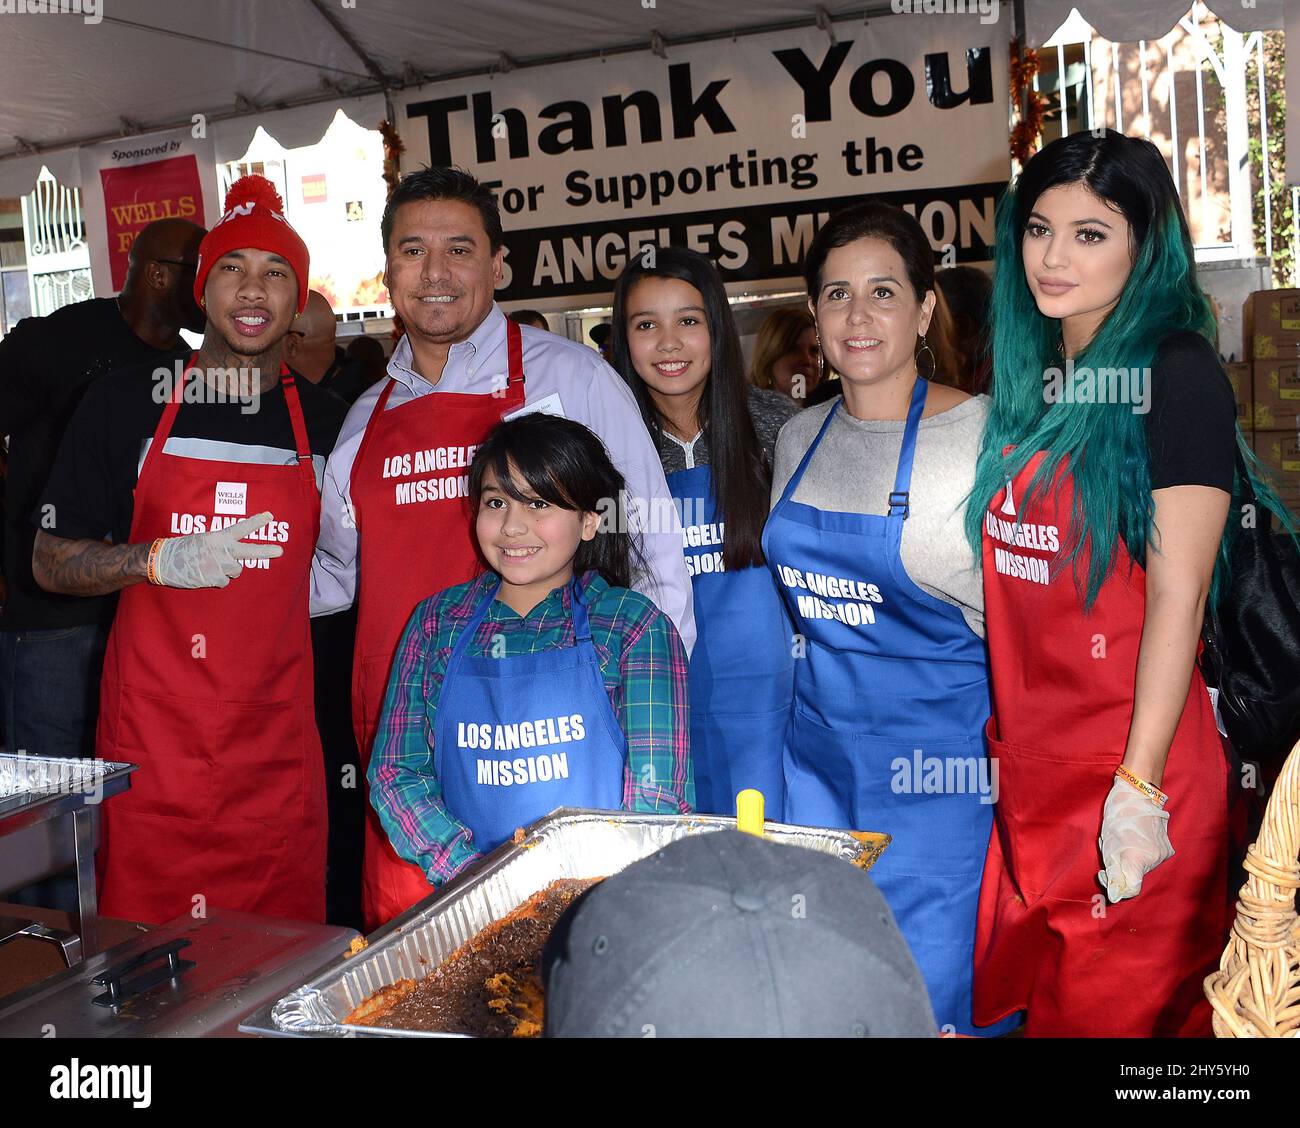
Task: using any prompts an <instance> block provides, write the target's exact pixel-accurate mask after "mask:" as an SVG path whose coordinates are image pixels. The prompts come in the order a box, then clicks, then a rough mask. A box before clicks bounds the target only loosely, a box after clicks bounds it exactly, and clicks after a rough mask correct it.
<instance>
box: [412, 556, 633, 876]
mask: <svg viewBox="0 0 1300 1128" xmlns="http://www.w3.org/2000/svg"><path fill="white" fill-rule="evenodd" d="M571 584H572V587H571V591H572V596H573V630H574V644H573V645H572V646H568V647H564V648H563V649H560V650H545V651H542V652H540V653H538V654H521V655H519V656H517V657H514V658H492V657H481V656H478V655H472V654H468V653H466V651H467V650H468V648H469V644H470V642H471V640H472V639H473V638H474V635H475V632H477V630H478V626H479V624H480V623H481V622H482V621H483V616H484V615H486V614H487V609H488V607H489V606H491V604H492V600H493V598H494V597H495V595H496V591H497V588H498V587H499V586H500V584H499V582H498V583H497V584H495V585H493V587H492V589H491V590H490V591H488V592H487V594H486V595H484V597H483V599H482V600H481V601H480V603H479V605H478V607H476V608H475V610H474V614H473V616H471V618H470V620H469V622H468V623H467V624H466V625H465V629H464V630H463V631H462V632H461V634H460V637H459V638H458V639H457V640H456V645H455V646H453V647H452V651H451V656H450V657H449V658H448V660H447V672H446V674H445V675H444V676H443V681H442V692H441V693H440V694H439V697H438V715H437V718H436V733H435V739H434V770H435V771H436V772H437V773H438V779H439V780H440V781H441V783H442V793H443V799H444V800H445V802H446V804H447V809H448V811H450V812H451V814H453V815H454V816H455V817H456V818H458V819H460V821H461V822H463V823H464V824H465V825H466V826H468V827H469V828H470V830H471V831H473V832H474V845H475V846H476V847H477V848H478V849H479V850H480V851H481V852H482V853H487V852H488V851H489V850H492V849H494V848H495V847H497V846H499V845H500V844H501V843H502V842H504V841H506V839H508V838H509V837H510V836H511V835H512V834H513V833H514V831H515V828H516V827H520V826H527V825H528V824H529V823H531V822H533V821H535V820H536V819H539V818H541V817H542V816H543V815H546V814H549V813H550V812H551V811H553V810H554V809H555V808H556V807H564V806H568V807H595V808H599V809H601V810H618V809H619V808H621V807H622V805H623V773H624V768H625V766H626V764H627V740H626V738H625V737H624V735H623V730H622V728H621V727H620V726H619V723H618V717H617V716H616V715H615V713H614V707H613V705H611V704H610V700H609V694H608V693H607V692H606V690H605V680H604V677H603V676H602V675H601V671H600V658H599V656H598V655H597V653H596V648H595V647H594V646H593V645H592V642H591V625H590V624H589V623H588V621H587V608H586V605H585V603H584V602H583V598H582V593H581V590H580V584H579V581H577V580H576V579H575V580H573V581H571Z"/></svg>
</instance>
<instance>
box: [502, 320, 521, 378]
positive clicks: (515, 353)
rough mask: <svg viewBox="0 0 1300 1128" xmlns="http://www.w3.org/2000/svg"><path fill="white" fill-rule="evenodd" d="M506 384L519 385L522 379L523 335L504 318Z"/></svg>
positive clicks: (517, 327)
mask: <svg viewBox="0 0 1300 1128" xmlns="http://www.w3.org/2000/svg"><path fill="white" fill-rule="evenodd" d="M506 363H507V366H508V367H507V371H508V375H507V377H506V384H507V386H509V385H510V384H520V383H523V379H524V335H523V334H522V333H521V332H520V331H519V326H518V325H516V324H515V323H514V322H513V321H511V320H510V318H508V317H507V318H506Z"/></svg>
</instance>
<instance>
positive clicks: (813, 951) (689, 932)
mask: <svg viewBox="0 0 1300 1128" xmlns="http://www.w3.org/2000/svg"><path fill="white" fill-rule="evenodd" d="M805 903H806V904H807V905H808V906H809V912H808V913H807V916H806V918H805V916H804V915H803V914H800V913H798V912H792V911H791V906H792V905H799V904H805ZM813 905H816V906H817V908H816V910H815V911H814V910H813V909H812V906H813ZM677 953H681V955H680V956H678V955H677ZM540 970H541V973H542V981H543V983H544V985H545V995H546V1007H545V1010H544V1017H543V1023H544V1033H545V1036H546V1037H548V1038H619V1037H622V1038H644V1037H646V1036H647V1035H653V1036H654V1037H656V1038H933V1037H935V1036H936V1034H937V1033H938V1028H937V1026H936V1025H935V1021H934V1012H933V1011H932V1010H931V1008H930V1001H929V999H928V998H927V996H926V990H925V981H924V980H923V979H922V978H921V973H920V972H919V971H918V970H917V967H916V961H915V960H914V959H913V958H912V954H911V953H910V952H909V951H908V950H907V945H906V944H905V943H904V942H903V937H902V936H901V935H900V934H899V931H898V925H897V924H895V922H894V917H893V914H892V913H891V912H890V911H889V906H888V905H887V904H886V903H885V901H884V898H882V897H881V895H880V891H879V890H878V889H877V888H876V887H875V885H874V884H873V883H872V881H871V878H870V876H869V875H868V874H864V873H863V872H862V871H861V870H860V869H858V868H857V867H855V866H853V865H852V864H850V863H849V862H846V861H843V860H841V859H840V858H836V857H832V856H830V855H829V854H823V853H821V852H819V851H815V850H808V849H805V848H804V847H802V846H787V845H783V844H781V843H777V842H773V841H771V840H770V839H765V838H758V837H756V836H755V835H752V834H742V833H741V832H739V831H735V830H722V831H718V832H717V833H714V834H690V835H687V836H686V837H685V838H682V839H680V840H678V841H677V842H673V843H670V844H669V845H667V846H665V847H664V848H663V849H662V850H659V851H657V852H656V853H654V854H651V855H650V856H649V857H648V858H642V859H641V860H640V861H637V862H633V863H632V864H631V865H630V866H628V867H627V868H626V869H624V870H622V871H621V872H619V873H616V874H614V876H612V877H607V878H605V880H604V881H601V882H599V883H598V884H597V885H594V886H592V887H591V888H590V889H588V890H587V891H586V892H585V893H583V894H582V896H581V897H579V898H578V899H577V900H576V901H575V902H574V903H573V904H572V905H570V906H569V907H568V909H566V910H565V912H564V915H563V916H561V917H560V919H559V920H558V921H557V922H556V925H555V927H554V928H553V929H552V930H551V934H550V936H549V937H548V938H547V942H546V945H545V947H544V948H543V949H542V958H541V967H540Z"/></svg>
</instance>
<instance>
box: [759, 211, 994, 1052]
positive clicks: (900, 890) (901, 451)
mask: <svg viewBox="0 0 1300 1128" xmlns="http://www.w3.org/2000/svg"><path fill="white" fill-rule="evenodd" d="M804 273H805V278H806V281H807V285H808V299H809V307H810V309H811V310H813V311H814V312H815V314H816V318H817V332H818V335H819V336H820V337H821V342H822V348H823V350H825V354H826V359H827V361H828V362H829V364H830V366H831V367H832V368H833V369H834V370H835V371H836V372H838V373H839V374H840V380H841V384H842V386H843V388H844V394H843V397H842V398H836V399H835V400H833V401H832V402H831V403H830V404H826V405H822V406H819V407H812V408H809V409H808V410H806V411H803V412H800V413H799V414H798V415H796V416H795V417H794V418H793V419H791V420H790V422H789V423H787V424H786V425H785V427H784V428H782V430H781V434H780V436H779V437H778V439H777V444H776V465H775V469H774V472H773V481H772V499H773V507H772V513H771V515H770V516H769V518H768V521H767V527H766V529H765V531H764V534H763V550H764V553H765V555H766V557H767V562H768V565H769V566H770V567H771V568H772V569H773V570H774V572H775V574H776V576H777V579H778V581H779V583H780V586H781V590H782V593H783V594H784V595H785V598H786V600H787V603H788V605H789V607H790V613H791V615H792V617H793V619H794V624H795V630H796V631H797V632H798V633H799V635H800V636H801V637H802V639H803V645H804V652H803V655H802V656H801V657H800V658H799V659H798V660H797V661H796V662H795V704H794V710H793V716H792V720H791V723H790V728H789V730H788V734H787V738H786V750H785V787H786V802H785V818H784V821H785V822H789V823H796V824H803V825H808V826H827V827H837V828H840V829H845V830H873V831H883V832H885V833H887V834H890V835H892V836H893V841H892V842H891V843H890V846H889V849H888V850H886V851H885V853H884V856H883V857H882V858H881V859H880V861H879V862H877V863H876V865H875V866H874V867H873V868H872V871H871V876H872V877H873V878H874V879H875V881H876V883H877V885H879V886H880V890H881V892H882V893H884V895H885V899H886V900H887V901H889V903H890V906H891V907H892V908H893V910H894V915H895V916H896V917H897V918H898V925H899V927H900V928H901V929H902V930H903V935H904V936H905V937H906V938H907V942H908V943H909V944H910V945H911V947H912V952H913V954H914V955H915V956H916V961H917V963H918V964H919V965H920V967H921V971H922V973H923V974H924V976H925V980H926V984H927V986H928V987H929V991H930V1000H931V1002H932V1003H933V1004H934V1010H935V1016H936V1017H937V1018H938V1020H939V1022H940V1023H941V1024H942V1025H944V1026H949V1027H951V1028H952V1029H954V1030H955V1031H956V1032H959V1033H964V1034H973V1033H981V1031H977V1030H976V1028H975V1026H974V1023H973V1022H972V1018H971V977H972V957H973V950H974V945H975V913H976V906H977V903H978V899H979V890H980V875H981V872H982V870H983V867H984V856H985V852H986V851H987V849H988V842H989V832H990V830H991V828H992V825H993V807H992V804H993V802H994V800H995V798H996V792H995V791H994V789H993V782H992V780H991V779H990V776H989V773H988V771H987V769H988V760H987V757H986V755H985V750H984V735H983V733H984V722H985V721H986V720H987V719H988V714H989V690H988V664H987V656H986V654H985V649H984V641H983V638H982V634H983V606H982V600H981V589H980V577H979V569H978V567H977V565H976V557H975V555H974V553H973V552H972V551H971V547H970V545H969V544H968V543H967V541H966V537H965V536H964V534H963V526H962V514H963V512H964V504H965V496H966V494H967V492H968V491H969V489H970V484H971V481H972V478H973V475H974V469H975V458H976V455H977V453H978V450H979V441H980V435H981V433H982V431H983V425H984V419H985V416H986V413H987V410H988V401H987V400H985V399H973V398H971V397H970V396H968V395H966V393H965V392H960V391H957V390H956V389H955V388H949V387H945V386H943V385H941V384H931V383H930V382H929V381H928V380H926V379H925V377H924V374H925V373H926V372H927V371H929V369H930V365H928V364H927V363H926V361H927V360H928V359H929V358H928V357H927V355H926V353H927V350H926V346H925V341H926V338H927V331H928V329H929V326H930V320H931V317H932V315H933V312H934V301H935V299H934V253H933V251H932V250H931V247H930V241H929V239H928V238H927V237H926V235H925V233H924V231H923V230H922V229H921V225H920V224H919V223H917V221H916V220H915V219H913V218H912V217H911V216H910V215H908V214H907V213H906V212H905V211H902V210H901V209H898V208H895V207H892V206H890V205H888V204H884V203H880V202H876V201H872V202H869V203H865V204H860V205H857V206H855V207H851V208H846V209H845V210H843V211H840V212H836V213H835V214H834V215H833V216H831V218H830V220H829V221H828V222H827V223H826V224H824V225H823V226H822V228H821V229H820V230H819V231H818V233H817V235H816V237H815V238H814V239H813V242H812V244H811V246H810V247H809V250H808V255H807V258H806V259H805V262H804ZM1013 1022H1014V1019H1011V1020H1008V1022H1007V1023H1006V1024H1004V1025H1003V1026H1002V1027H997V1028H994V1029H993V1030H989V1031H982V1033H1001V1032H1002V1031H1003V1030H1004V1029H1007V1028H1009V1026H1010V1024H1011V1023H1013Z"/></svg>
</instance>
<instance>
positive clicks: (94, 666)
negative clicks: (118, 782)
mask: <svg viewBox="0 0 1300 1128" xmlns="http://www.w3.org/2000/svg"><path fill="white" fill-rule="evenodd" d="M203 235H204V231H203V228H201V227H199V226H197V225H195V224H193V223H190V222H189V221H188V220H183V219H167V220H158V221H157V222H155V223H151V224H149V226H148V227H146V228H144V230H143V231H141V232H140V234H139V235H138V236H137V237H136V240H135V242H134V243H133V244H132V245H131V251H130V255H129V258H128V265H127V273H126V281H125V284H124V285H123V288H122V293H121V294H120V295H119V296H118V297H116V298H91V299H90V300H89V301H84V302H77V303H76V304H75V305H69V306H64V307H63V308H62V309H60V310H58V311H56V312H55V313H52V314H50V315H49V316H48V317H33V318H25V319H24V320H22V321H20V322H19V323H18V324H17V326H15V328H14V330H13V332H11V333H10V334H9V335H8V336H7V337H5V338H4V339H3V340H0V434H7V435H8V436H9V473H8V479H7V496H6V499H5V538H4V545H5V554H4V578H5V582H6V584H7V585H8V598H7V599H6V600H5V604H4V610H3V615H0V705H2V707H3V719H4V734H5V740H6V744H7V747H8V748H9V749H10V750H11V751H20V750H21V751H24V752H29V753H32V754H33V755H40V756H89V755H92V754H93V752H94V736H95V713H96V708H97V705H98V701H99V668H100V664H101V663H102V661H103V650H104V642H105V639H106V638H107V636H108V624H109V622H110V621H111V618H112V613H113V609H114V607H115V605H116V599H115V598H113V597H112V596H107V595H106V596H103V597H101V598H97V599H82V598H77V597H75V596H66V595H54V594H51V593H50V592H47V591H44V590H42V589H41V588H40V587H39V586H38V585H37V583H36V581H35V580H34V579H33V577H32V544H33V542H34V541H35V539H36V531H37V529H38V528H40V527H41V526H40V524H39V523H38V524H36V525H33V524H32V522H31V515H32V511H33V510H34V509H36V503H37V501H38V499H39V497H40V492H41V490H42V489H43V488H44V486H45V481H46V479H47V478H48V477H49V474H50V469H51V467H53V465H54V458H55V455H56V453H57V451H58V448H59V443H60V441H61V440H62V438H63V432H64V430H65V429H66V427H67V425H68V420H69V419H70V418H71V417H72V414H73V412H74V411H75V410H76V408H77V405H78V404H79V403H80V402H81V397H82V395H83V394H84V393H85V391H86V389H87V388H88V387H89V386H90V384H91V383H92V382H93V381H94V380H96V379H97V378H98V377H100V376H104V375H107V374H108V373H109V372H112V371H113V370H114V369H117V368H122V367H125V366H127V365H130V364H145V365H148V366H150V367H151V368H152V367H153V366H155V365H161V366H164V367H166V366H170V364H171V363H172V361H174V360H175V359H177V358H181V359H183V358H184V356H186V355H188V353H187V352H186V351H185V342H184V341H183V340H182V339H181V336H180V330H181V329H189V330H192V331H198V330H201V329H202V328H203V311H202V310H200V309H199V307H198V305H197V304H196V303H195V300H194V294H193V288H194V269H195V261H196V260H197V258H198V253H199V241H200V240H201V239H202V238H203ZM51 517H52V518H53V519H57V514H53V515H51ZM46 527H47V528H48V527H49V523H48V522H47V524H46Z"/></svg>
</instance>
